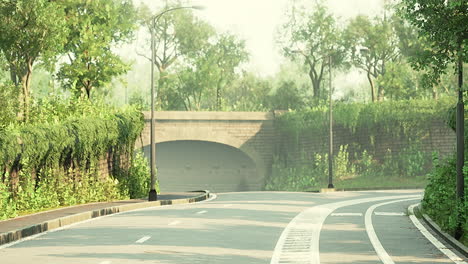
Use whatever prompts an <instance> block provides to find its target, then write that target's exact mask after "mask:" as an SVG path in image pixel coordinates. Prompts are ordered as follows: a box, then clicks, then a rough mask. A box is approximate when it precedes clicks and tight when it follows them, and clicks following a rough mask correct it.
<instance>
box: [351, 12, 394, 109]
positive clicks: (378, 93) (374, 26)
mask: <svg viewBox="0 0 468 264" xmlns="http://www.w3.org/2000/svg"><path fill="white" fill-rule="evenodd" d="M346 40H347V42H348V43H349V47H350V49H349V50H350V51H351V55H350V57H351V61H352V64H353V65H354V66H355V67H356V68H358V69H361V70H363V71H364V72H365V73H366V75H367V80H368V81H369V84H370V89H371V99H372V102H375V101H376V100H383V98H384V94H385V87H384V85H383V84H382V83H381V85H378V84H377V83H376V79H377V78H379V77H380V76H382V75H385V73H386V70H387V67H386V66H387V64H388V63H390V62H395V61H397V60H398V59H399V55H400V53H399V48H398V45H399V40H398V36H397V35H396V32H395V29H394V28H393V26H392V23H391V21H390V20H388V19H386V18H383V19H382V18H375V19H373V20H371V19H369V18H368V17H367V16H362V15H360V16H357V17H355V18H354V19H352V20H351V21H350V23H349V25H348V27H347V29H346Z"/></svg>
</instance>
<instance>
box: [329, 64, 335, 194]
mask: <svg viewBox="0 0 468 264" xmlns="http://www.w3.org/2000/svg"><path fill="white" fill-rule="evenodd" d="M328 79H329V86H330V87H329V97H330V98H329V103H330V107H329V115H330V129H329V131H330V135H329V139H330V140H329V142H328V144H329V147H328V188H330V189H333V188H335V187H334V186H333V109H332V108H333V102H332V79H331V55H329V56H328Z"/></svg>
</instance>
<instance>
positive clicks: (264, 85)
mask: <svg viewBox="0 0 468 264" xmlns="http://www.w3.org/2000/svg"><path fill="white" fill-rule="evenodd" d="M226 88H227V89H226V91H225V93H224V98H225V100H226V105H225V106H224V109H225V110H227V111H266V110H268V107H269V101H268V98H269V94H270V92H271V90H272V83H271V81H269V80H266V79H264V78H261V77H260V76H257V75H255V74H254V73H251V72H247V71H243V72H242V75H241V76H240V77H239V78H237V79H235V80H234V81H233V82H232V83H231V84H230V85H229V86H228V87H226Z"/></svg>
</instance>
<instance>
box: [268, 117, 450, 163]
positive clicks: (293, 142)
mask: <svg viewBox="0 0 468 264" xmlns="http://www.w3.org/2000/svg"><path fill="white" fill-rule="evenodd" d="M277 129H278V131H280V129H279V128H278V127H277ZM392 130H393V131H392V133H389V132H387V131H386V129H383V128H376V129H375V130H373V131H369V130H368V129H367V128H364V129H359V128H357V129H356V131H355V132H353V131H351V130H349V129H347V128H344V127H342V126H335V127H334V132H333V152H334V154H336V153H338V151H339V149H340V146H343V145H348V151H349V152H350V154H351V157H352V156H353V154H354V153H355V152H357V153H361V152H362V151H363V150H367V151H368V152H369V153H370V154H371V155H373V156H374V158H376V159H377V160H383V159H384V157H385V155H386V154H387V152H388V150H391V152H392V153H393V154H396V155H398V153H400V152H401V151H402V150H403V149H405V148H406V147H407V146H408V145H409V137H408V136H405V135H404V133H402V132H400V133H395V131H399V130H401V128H394V129H392ZM410 137H411V138H412V139H413V140H418V141H419V142H420V143H421V144H420V145H419V146H418V148H419V150H420V151H423V152H427V153H432V152H434V151H435V152H438V153H439V154H440V155H441V156H447V155H450V154H451V153H453V152H454V150H455V142H456V137H455V133H454V132H453V130H452V129H451V128H449V127H448V126H447V125H446V124H445V123H444V122H442V121H433V122H432V124H431V125H430V126H429V129H428V130H427V131H426V132H425V133H423V134H420V135H411V134H410ZM328 142H329V133H328V127H324V129H323V133H320V134H309V133H306V132H302V133H299V134H298V135H291V134H285V133H279V134H278V143H277V144H278V145H277V148H276V154H277V155H279V156H282V158H283V159H285V160H287V161H289V162H293V163H295V162H299V161H301V155H304V154H306V155H308V156H310V155H311V154H313V153H328V144H329V143H328ZM286 153H287V154H286ZM285 155H287V156H285Z"/></svg>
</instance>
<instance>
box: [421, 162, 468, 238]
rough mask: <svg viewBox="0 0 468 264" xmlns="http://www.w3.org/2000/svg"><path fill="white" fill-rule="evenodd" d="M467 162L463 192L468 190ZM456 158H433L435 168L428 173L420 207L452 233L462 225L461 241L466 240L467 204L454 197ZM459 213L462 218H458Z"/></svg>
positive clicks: (467, 229)
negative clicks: (427, 182)
mask: <svg viewBox="0 0 468 264" xmlns="http://www.w3.org/2000/svg"><path fill="white" fill-rule="evenodd" d="M467 168H468V162H465V171H464V177H465V193H467V191H468V186H467V184H468V180H467V179H468V169H467ZM456 177H457V175H456V159H455V158H454V157H451V158H449V159H447V160H438V159H437V158H436V159H435V168H434V170H433V171H432V172H431V173H430V174H429V184H428V185H427V187H426V189H425V192H424V199H423V201H422V207H423V210H424V212H425V213H426V214H428V215H429V216H430V217H431V218H432V219H433V220H434V221H435V222H437V223H438V224H439V225H440V227H441V228H442V229H444V230H445V231H447V232H449V233H451V234H452V235H453V234H454V232H455V230H456V228H457V226H458V225H459V224H460V223H461V224H462V226H463V237H462V241H463V242H464V243H465V245H466V244H467V242H468V225H467V219H466V215H467V212H468V204H467V202H466V198H465V201H459V200H458V199H457V198H456V191H455V190H456ZM458 215H461V216H462V218H459V217H458Z"/></svg>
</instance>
